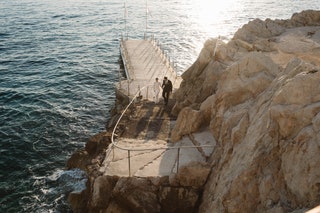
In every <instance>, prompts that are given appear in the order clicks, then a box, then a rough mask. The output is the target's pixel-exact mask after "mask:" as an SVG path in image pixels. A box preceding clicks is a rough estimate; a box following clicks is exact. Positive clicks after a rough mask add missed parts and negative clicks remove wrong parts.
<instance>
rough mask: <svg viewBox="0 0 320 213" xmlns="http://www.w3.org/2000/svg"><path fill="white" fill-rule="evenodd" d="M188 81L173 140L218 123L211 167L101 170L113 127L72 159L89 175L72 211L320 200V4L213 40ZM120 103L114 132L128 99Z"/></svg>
mask: <svg viewBox="0 0 320 213" xmlns="http://www.w3.org/2000/svg"><path fill="white" fill-rule="evenodd" d="M182 78H183V82H182V83H181V86H180V88H179V89H178V90H177V91H176V92H175V99H176V103H175V105H174V107H173V109H172V113H173V114H174V115H175V116H177V120H176V123H175V126H174V128H173V131H172V132H171V138H172V141H173V142H174V141H178V140H180V139H181V138H182V137H184V136H185V135H188V134H190V133H195V132H198V131H201V130H203V129H210V132H211V134H212V136H213V137H214V138H215V140H216V146H215V149H214V152H213V154H212V155H211V157H210V159H209V165H204V166H203V168H202V167H201V165H190V167H189V168H183V169H182V170H181V172H179V174H177V175H176V177H174V178H173V177H161V178H138V177H116V176H103V175H102V174H101V173H99V167H100V166H101V161H102V159H103V158H104V154H105V148H106V147H107V145H108V144H109V143H110V131H108V130H107V131H106V132H103V133H100V134H98V135H96V136H94V137H92V138H91V139H90V140H89V142H88V143H87V145H86V147H85V148H84V149H83V150H79V151H78V152H77V153H75V154H74V155H73V156H72V157H71V158H70V160H69V161H68V168H75V167H76V168H81V169H83V170H85V171H86V172H87V174H88V182H87V189H86V190H84V191H83V192H80V193H71V194H70V196H69V202H70V203H71V205H72V208H73V211H74V212H201V213H206V212H208V213H209V212H210V213H212V212H230V213H231V212H268V213H271V212H274V213H282V212H294V213H298V212H305V211H306V210H307V209H310V208H313V207H315V206H317V205H319V204H320V170H319V165H320V11H303V12H301V13H298V14H294V15H293V16H292V18H291V19H289V20H269V19H268V20H265V21H262V20H259V19H256V20H253V21H251V22H249V23H248V24H246V25H244V26H243V27H242V28H241V29H239V30H238V31H237V32H236V33H235V35H234V37H233V39H232V40H231V41H229V42H228V43H224V42H223V41H221V40H219V39H209V40H208V41H207V42H206V43H205V44H204V47H203V49H202V51H201V53H200V55H199V57H198V59H197V60H196V61H195V62H194V64H193V65H192V66H191V67H190V68H189V69H188V70H187V71H185V72H184V73H183V75H182ZM117 101H118V103H116V106H115V108H114V110H113V113H112V115H113V117H112V119H111V120H110V126H108V127H107V129H108V128H109V127H110V128H111V127H112V126H113V125H114V123H115V121H116V119H117V118H118V117H119V115H118V113H119V112H121V110H122V108H123V106H125V104H126V103H127V102H128V100H127V99H126V97H125V96H123V95H122V96H121V95H120V94H118V95H117ZM126 119H127V118H125V119H124V121H123V122H124V123H123V124H122V125H120V127H123V128H124V127H125V126H126V122H128V121H127V120H126ZM121 131H122V130H121V128H120V129H118V131H117V132H118V133H119V134H120V133H121ZM208 166H209V167H208ZM198 171H200V172H198ZM190 174H193V175H190Z"/></svg>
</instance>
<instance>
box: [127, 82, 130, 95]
mask: <svg viewBox="0 0 320 213" xmlns="http://www.w3.org/2000/svg"><path fill="white" fill-rule="evenodd" d="M127 83H128V96H130V93H129V80H127Z"/></svg>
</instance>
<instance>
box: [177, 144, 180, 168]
mask: <svg viewBox="0 0 320 213" xmlns="http://www.w3.org/2000/svg"><path fill="white" fill-rule="evenodd" d="M179 161H180V147H179V148H178V159H177V174H178V172H179Z"/></svg>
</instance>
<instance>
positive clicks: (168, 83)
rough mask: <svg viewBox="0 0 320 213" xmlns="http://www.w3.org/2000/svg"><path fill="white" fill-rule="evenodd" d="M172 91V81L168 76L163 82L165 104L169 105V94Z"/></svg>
mask: <svg viewBox="0 0 320 213" xmlns="http://www.w3.org/2000/svg"><path fill="white" fill-rule="evenodd" d="M171 92H172V82H171V81H170V80H169V79H168V77H164V79H163V83H162V97H163V99H164V104H165V105H168V101H169V96H170V93H171Z"/></svg>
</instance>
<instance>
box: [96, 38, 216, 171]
mask: <svg viewBox="0 0 320 213" xmlns="http://www.w3.org/2000/svg"><path fill="white" fill-rule="evenodd" d="M120 50H121V57H122V60H123V63H124V67H125V73H126V77H127V80H125V81H121V82H119V83H118V85H117V90H118V91H120V92H121V93H122V94H124V95H126V96H128V97H129V98H130V99H132V98H133V97H134V95H135V94H137V92H138V91H139V90H140V89H142V88H143V87H145V89H143V90H142V91H140V95H141V97H142V98H139V99H137V101H135V102H134V104H133V106H131V108H130V111H128V112H126V113H125V114H124V118H123V119H122V120H120V123H119V125H118V126H117V128H118V129H121V131H120V130H118V132H117V135H118V137H117V138H116V139H115V141H114V143H115V144H116V146H117V147H116V146H114V144H110V146H109V148H108V150H107V155H106V158H105V159H104V162H103V164H102V167H101V168H100V172H102V173H103V174H104V175H117V176H139V177H148V176H153V177H158V176H167V175H170V174H171V173H176V172H177V171H178V169H179V168H181V167H182V166H186V165H188V164H189V163H192V162H206V160H207V159H208V157H209V156H210V154H211V153H212V151H213V148H214V145H215V140H214V138H213V137H212V135H211V134H210V132H209V131H207V130H205V131H203V132H202V133H199V134H193V135H189V136H186V137H184V138H183V139H182V140H181V141H179V142H177V143H171V141H170V136H171V135H170V134H171V130H172V128H173V126H174V123H175V119H176V118H175V117H173V116H172V115H171V113H170V112H171V109H172V107H173V105H174V100H172V99H171V100H169V103H168V105H167V106H164V105H163V101H160V103H159V104H155V103H153V102H151V101H152V99H153V89H152V86H153V82H154V81H155V78H156V77H158V78H159V81H160V83H162V80H163V77H164V76H167V77H168V79H169V80H171V81H172V83H173V90H175V89H177V88H179V86H180V83H181V77H179V76H177V74H176V72H175V71H174V69H173V68H172V64H171V63H170V62H169V59H167V58H166V56H165V54H164V53H163V51H162V50H161V49H160V48H159V46H158V45H157V44H156V43H155V41H153V40H123V41H121V47H120ZM160 96H161V92H160ZM200 145H210V147H201V148H199V147H198V148H195V147H194V146H200ZM181 147H188V148H181Z"/></svg>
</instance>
